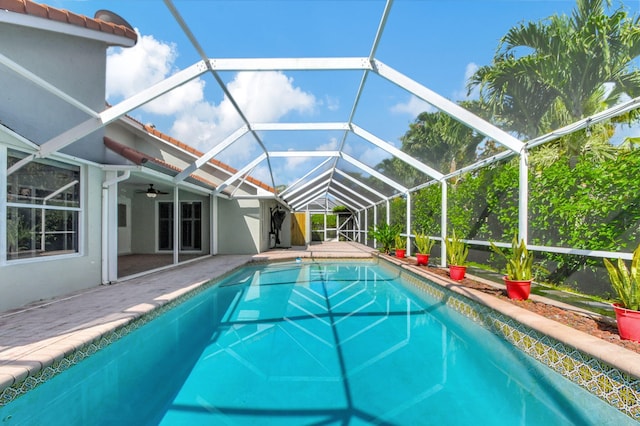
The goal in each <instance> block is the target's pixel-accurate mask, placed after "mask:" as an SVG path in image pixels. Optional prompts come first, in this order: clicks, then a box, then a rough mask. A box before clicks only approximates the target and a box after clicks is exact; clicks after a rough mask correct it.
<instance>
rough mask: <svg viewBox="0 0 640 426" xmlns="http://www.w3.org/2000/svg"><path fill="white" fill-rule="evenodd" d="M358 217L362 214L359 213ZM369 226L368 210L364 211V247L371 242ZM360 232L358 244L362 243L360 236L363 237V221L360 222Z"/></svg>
mask: <svg viewBox="0 0 640 426" xmlns="http://www.w3.org/2000/svg"><path fill="white" fill-rule="evenodd" d="M358 215H360V212H358ZM368 225H369V211H368V209H364V245H367V243H368V242H369V240H368V239H367V227H368ZM359 230H360V232H358V242H360V241H362V239H360V235H362V221H360V224H359Z"/></svg>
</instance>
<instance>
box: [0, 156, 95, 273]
mask: <svg viewBox="0 0 640 426" xmlns="http://www.w3.org/2000/svg"><path fill="white" fill-rule="evenodd" d="M9 149H11V150H12V151H15V152H19V153H21V154H26V155H31V154H30V153H29V152H27V151H25V150H22V149H19V148H16V147H14V146H6V145H2V146H0V167H3V170H4V173H2V177H0V217H1V218H2V222H3V223H2V225H0V240H1V242H0V253H2V255H0V266H4V265H16V264H26V263H36V262H46V261H56V260H60V259H69V258H74V257H81V256H84V252H85V242H84V235H85V229H84V228H85V226H84V224H85V212H86V202H87V201H86V198H87V194H86V193H85V190H84V188H85V182H86V181H87V170H86V169H87V168H86V165H85V164H82V163H80V162H77V161H73V160H70V159H68V158H65V156H64V155H61V154H58V155H52V156H50V157H49V158H48V159H50V160H53V161H55V162H57V163H61V164H62V165H63V166H69V167H73V168H77V169H78V182H77V185H78V198H79V200H78V206H77V207H69V206H56V205H49V204H45V203H43V204H33V203H24V202H13V201H9V200H8V192H7V190H8V185H9V179H8V176H7V168H8V164H9ZM34 161H38V160H37V159H36V160H34ZM13 208H16V209H30V210H33V211H36V212H42V211H43V210H44V211H55V212H59V211H69V212H74V213H76V214H77V219H76V224H77V229H76V231H75V232H76V237H75V239H76V248H75V250H73V251H72V252H65V253H57V254H54V253H50V254H47V252H46V251H45V252H42V254H40V255H36V256H30V257H23V258H15V259H10V258H9V247H8V241H7V240H8V235H7V233H8V228H7V223H8V215H9V209H13ZM53 232H57V231H53ZM63 232H73V231H63Z"/></svg>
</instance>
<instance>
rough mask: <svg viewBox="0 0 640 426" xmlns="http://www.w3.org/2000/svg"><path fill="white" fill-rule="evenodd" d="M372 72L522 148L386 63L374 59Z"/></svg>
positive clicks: (480, 130)
mask: <svg viewBox="0 0 640 426" xmlns="http://www.w3.org/2000/svg"><path fill="white" fill-rule="evenodd" d="M374 72H375V73H377V74H378V75H380V76H381V77H383V78H386V79H387V80H389V81H391V82H392V83H394V84H396V85H397V86H399V87H402V88H403V89H405V90H407V91H409V92H410V93H412V94H414V95H416V96H417V97H419V98H420V99H422V100H424V101H425V102H428V103H429V104H431V105H433V106H434V107H436V108H438V109H439V110H440V111H442V112H444V113H445V114H447V115H450V116H451V117H452V118H454V119H456V120H458V121H460V122H461V123H463V124H465V125H466V126H468V127H470V128H472V129H474V130H475V131H477V132H478V133H480V134H483V135H485V136H486V137H488V138H491V139H493V140H495V141H496V142H498V143H500V144H502V145H504V146H506V147H507V148H509V149H510V150H512V151H514V152H517V153H519V152H520V151H521V150H522V148H523V146H524V143H523V142H522V141H520V140H518V139H517V138H515V137H513V136H511V135H510V134H509V133H507V132H505V131H504V130H501V129H499V128H498V127H496V126H494V125H493V124H491V123H489V122H488V121H485V120H483V119H482V118H480V117H478V116H477V115H475V114H473V113H472V112H471V111H468V110H467V109H465V108H463V107H461V106H460V105H458V104H457V103H455V102H452V101H450V100H449V99H447V98H445V97H444V96H441V95H439V94H437V93H436V92H434V91H432V90H430V89H428V88H426V87H425V86H423V85H421V84H419V83H418V82H416V81H414V80H412V79H410V78H409V77H407V76H405V75H403V74H401V73H400V72H398V71H396V70H395V69H393V68H391V67H389V66H388V65H385V64H384V63H382V62H380V61H378V60H375V61H374Z"/></svg>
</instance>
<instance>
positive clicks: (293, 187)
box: [280, 157, 331, 197]
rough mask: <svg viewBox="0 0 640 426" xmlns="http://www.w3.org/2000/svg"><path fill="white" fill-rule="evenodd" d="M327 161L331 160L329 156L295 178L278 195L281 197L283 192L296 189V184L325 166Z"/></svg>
mask: <svg viewBox="0 0 640 426" xmlns="http://www.w3.org/2000/svg"><path fill="white" fill-rule="evenodd" d="M329 161H331V157H329V158H327V159H326V160H324V161H323V162H322V163H320V164H318V165H317V166H316V167H314V168H313V169H311V170H310V171H309V172H307V173H306V174H305V175H304V176H302V177H301V178H300V179H298V180H296V181H295V182H294V183H292V184H291V185H289V186H288V187H287V188H285V189H284V190H283V191H282V192H281V193H280V196H281V197H282V196H283V195H284V194H286V193H290V192H291V193H293V192H294V191H297V190H298V189H296V187H297V186H298V185H300V183H302V182H304V181H305V180H306V179H307V178H308V177H309V176H311V175H312V174H314V173H315V172H317V171H318V170H320V169H321V168H322V167H323V166H325V165H326V164H327V163H329Z"/></svg>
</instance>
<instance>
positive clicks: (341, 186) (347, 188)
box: [329, 179, 375, 205]
mask: <svg viewBox="0 0 640 426" xmlns="http://www.w3.org/2000/svg"><path fill="white" fill-rule="evenodd" d="M334 185H335V186H338V187H340V188H342V189H343V190H344V191H346V192H347V193H349V194H351V195H352V196H355V197H357V198H359V199H361V200H363V201H366V202H367V203H369V204H371V205H374V204H375V202H373V201H371V200H370V199H368V198H367V197H365V196H363V195H362V194H358V193H357V192H356V191H355V190H354V189H352V188H349V187H348V186H346V185H344V184H342V183H340V182H338V181H337V180H335V179H334V180H332V181H331V185H330V186H329V188H333V186H334Z"/></svg>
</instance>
